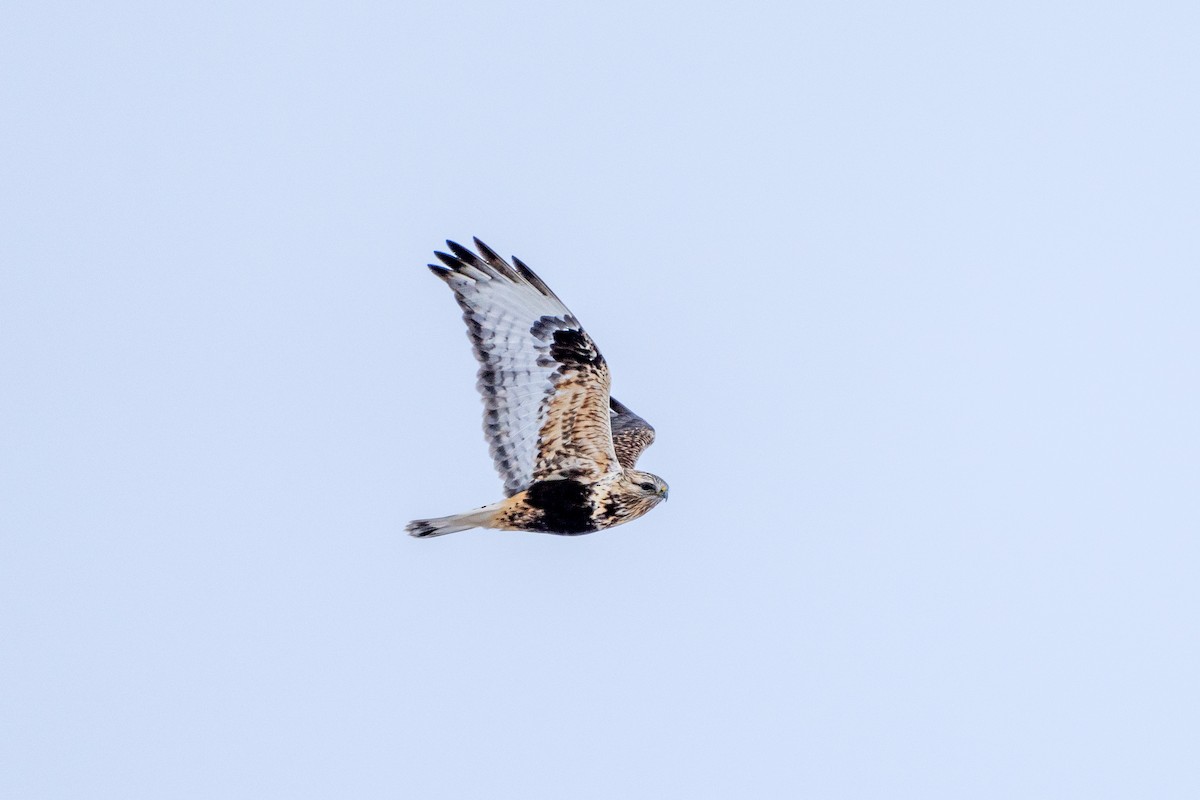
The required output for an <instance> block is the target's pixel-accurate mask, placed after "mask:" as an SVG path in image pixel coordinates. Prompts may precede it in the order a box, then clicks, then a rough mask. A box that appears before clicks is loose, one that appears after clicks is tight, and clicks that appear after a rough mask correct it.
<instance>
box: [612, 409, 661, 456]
mask: <svg viewBox="0 0 1200 800" xmlns="http://www.w3.org/2000/svg"><path fill="white" fill-rule="evenodd" d="M608 403H609V407H610V408H611V409H612V415H611V418H610V424H611V425H612V438H613V449H614V450H616V453H617V461H618V462H619V463H620V465H621V466H622V467H624V468H625V469H633V465H634V464H636V463H637V460H638V456H640V455H641V454H642V451H644V450H645V449H646V448H647V447H649V446H650V445H651V444H653V443H654V428H653V427H651V425H650V423H649V422H646V420H644V419H642V418H641V417H639V416H638V415H637V414H635V413H633V412H632V411H630V410H629V408H628V407H626V406H625V405H624V404H622V403H620V402H618V401H617V398H615V397H611V396H610V397H609V398H608Z"/></svg>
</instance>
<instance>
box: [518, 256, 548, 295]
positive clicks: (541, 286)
mask: <svg viewBox="0 0 1200 800" xmlns="http://www.w3.org/2000/svg"><path fill="white" fill-rule="evenodd" d="M513 265H514V266H515V267H516V268H517V272H519V273H521V277H522V278H524V279H525V280H527V281H528V282H529V283H531V284H532V285H533V287H534V288H535V289H537V290H538V291H539V292H541V293H542V294H544V295H546V297H554V292H552V291H550V287H549V286H547V285H546V284H545V283H544V282H543V281H542V279H541V278H539V277H538V276H537V274H536V273H535V272H534V271H533V270H531V269H530V268H529V267H527V266H525V262H524V261H522V260H521V259H519V258H517V257H516V256H513Z"/></svg>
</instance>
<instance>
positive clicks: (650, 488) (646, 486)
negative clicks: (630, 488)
mask: <svg viewBox="0 0 1200 800" xmlns="http://www.w3.org/2000/svg"><path fill="white" fill-rule="evenodd" d="M638 486H640V487H641V488H643V489H645V490H646V491H647V492H653V491H654V484H653V483H639V484H638Z"/></svg>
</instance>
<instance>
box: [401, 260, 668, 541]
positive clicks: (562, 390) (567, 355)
mask: <svg viewBox="0 0 1200 800" xmlns="http://www.w3.org/2000/svg"><path fill="white" fill-rule="evenodd" d="M446 244H447V246H448V247H449V248H450V252H449V253H442V252H437V253H435V255H436V256H437V257H438V260H440V261H441V262H442V264H444V265H445V266H439V265H437V264H430V265H429V268H430V269H431V270H433V274H434V275H437V276H438V277H439V278H441V279H442V280H443V281H445V282H446V284H447V285H448V286H449V287H450V289H451V290H452V291H453V292H454V299H455V300H457V301H458V304H459V306H460V307H461V308H462V311H463V320H464V321H465V322H466V323H467V335H468V337H469V338H470V339H471V346H472V347H473V349H474V351H475V358H476V359H478V361H479V380H478V381H477V383H476V386H477V387H478V389H479V392H480V394H481V395H483V405H484V412H483V431H484V435H485V437H486V438H487V441H488V447H489V449H490V450H491V453H492V459H493V460H494V461H495V464H496V471H497V472H499V473H500V477H501V478H502V479H503V480H504V494H505V499H504V500H501V501H499V502H497V503H492V504H491V505H488V506H484V507H482V508H479V509H476V510H475V511H468V512H467V513H465V514H455V515H453V516H449V517H439V518H437V519H419V520H415V521H413V522H410V523H409V524H408V527H407V530H408V532H409V533H410V534H412V535H413V536H417V537H428V536H441V535H442V534H445V533H454V532H455V531H463V530H467V529H468V528H495V529H498V530H506V531H537V532H540V533H555V534H560V535H563V536H575V535H578V534H582V533H591V532H593V531H599V530H604V529H605V528H611V527H613V526H615V525H620V524H622V523H625V522H629V521H630V520H634V519H637V518H638V517H640V516H642V515H643V514H645V513H646V512H648V511H649V510H650V509H652V508H654V507H655V506H656V505H658V504H659V503H660V502H662V501H663V500H665V499H666V498H667V483H666V481H664V480H663V479H662V478H660V477H658V476H657V475H651V474H650V473H649V472H642V471H640V470H636V469H634V468H633V465H634V463H635V462H636V461H637V459H638V456H640V455H641V454H642V451H643V450H645V449H646V448H647V447H649V446H650V443H651V442H653V441H654V428H652V427H650V424H649V423H647V422H646V421H645V420H644V419H642V418H641V417H639V416H638V415H637V414H635V413H633V412H632V411H630V410H629V409H628V408H626V407H625V406H624V405H622V404H621V403H619V402H617V400H616V399H615V398H613V397H611V396H609V393H608V390H609V384H610V379H609V372H608V364H607V363H606V362H605V360H604V357H603V356H601V355H600V351H599V350H598V349H597V348H596V343H595V342H593V341H592V337H590V336H588V334H587V332H586V331H584V329H583V326H582V325H580V324H579V321H578V320H577V319H575V316H574V315H573V314H571V312H570V311H569V310H568V309H567V307H566V306H565V305H563V302H562V301H561V300H559V299H558V297H557V296H556V295H555V294H554V292H552V291H550V287H548V286H547V285H546V284H545V283H544V282H543V281H542V279H541V278H539V277H538V276H537V275H535V274H534V273H533V271H532V270H531V269H529V267H527V266H525V265H524V264H522V263H521V261H520V259H517V258H515V257H514V258H513V260H512V264H511V265H510V264H509V263H508V262H507V261H505V260H504V259H502V258H501V257H500V256H498V255H496V253H495V251H493V250H492V249H491V248H490V247H488V246H487V245H485V244H484V243H483V242H481V241H479V240H478V239H476V240H475V248H476V249H477V250H478V251H479V253H478V254H476V253H474V252H472V251H471V250H468V249H467V248H465V247H463V246H462V245H460V244H458V243H456V242H450V241H447V242H446Z"/></svg>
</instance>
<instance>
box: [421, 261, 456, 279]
mask: <svg viewBox="0 0 1200 800" xmlns="http://www.w3.org/2000/svg"><path fill="white" fill-rule="evenodd" d="M426 266H427V267H429V271H430V272H432V273H433V274H434V275H437V276H438V277H439V278H441V279H442V280H447V279H449V277H450V275H451V272H450V270H448V269H446V268H445V267H443V266H441V265H439V264H426Z"/></svg>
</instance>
